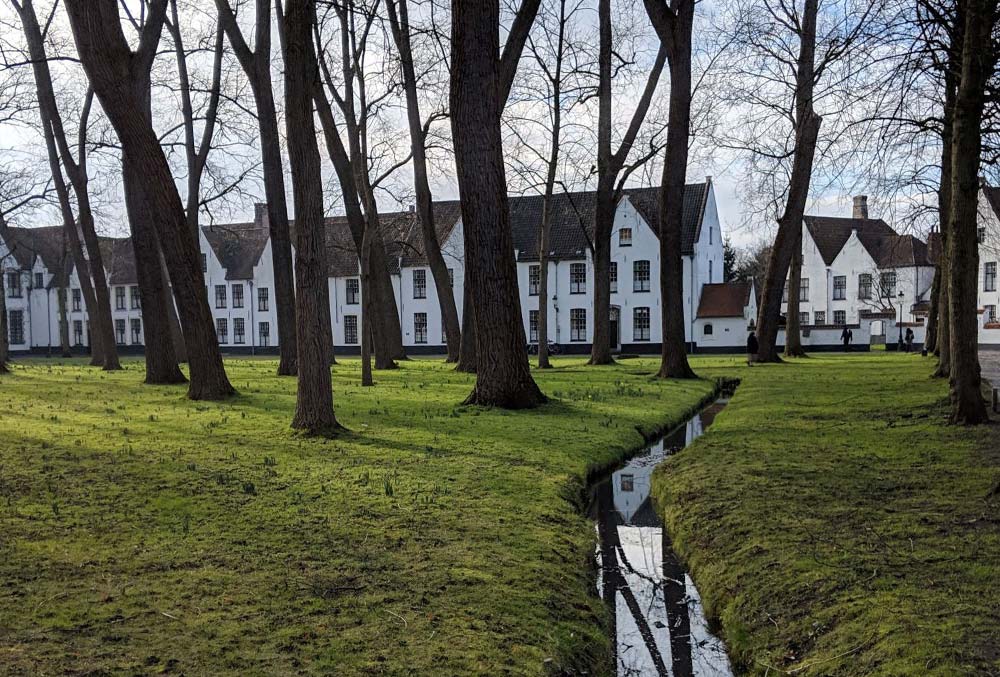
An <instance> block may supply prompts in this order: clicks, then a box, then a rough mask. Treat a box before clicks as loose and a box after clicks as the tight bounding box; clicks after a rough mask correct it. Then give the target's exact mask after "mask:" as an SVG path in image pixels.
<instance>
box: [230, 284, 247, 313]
mask: <svg viewBox="0 0 1000 677" xmlns="http://www.w3.org/2000/svg"><path fill="white" fill-rule="evenodd" d="M237 291H238V292H239V293H237ZM231 292H232V295H233V308H242V307H243V303H244V300H243V283H242V282H234V283H233V284H232V290H231Z"/></svg>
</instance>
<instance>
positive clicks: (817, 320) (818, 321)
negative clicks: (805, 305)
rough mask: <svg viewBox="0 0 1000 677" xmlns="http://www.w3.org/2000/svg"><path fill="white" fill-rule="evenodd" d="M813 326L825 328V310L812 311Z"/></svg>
mask: <svg viewBox="0 0 1000 677" xmlns="http://www.w3.org/2000/svg"><path fill="white" fill-rule="evenodd" d="M813 324H814V325H816V326H817V327H825V326H826V311H825V310H816V311H813Z"/></svg>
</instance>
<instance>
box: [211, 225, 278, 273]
mask: <svg viewBox="0 0 1000 677" xmlns="http://www.w3.org/2000/svg"><path fill="white" fill-rule="evenodd" d="M201 231H202V232H203V233H204V234H205V239H207V240H208V244H209V245H211V247H212V251H214V252H215V255H216V257H218V259H219V262H220V263H221V264H222V267H223V268H225V269H226V279H227V280H248V279H250V278H252V277H253V269H254V266H256V265H257V262H258V261H260V255H261V254H262V253H263V252H264V247H265V246H266V245H267V239H268V237H269V232H268V229H267V228H266V227H263V226H261V225H259V224H255V223H227V224H220V225H214V226H203V227H202V229H201Z"/></svg>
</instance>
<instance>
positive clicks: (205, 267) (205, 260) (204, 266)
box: [201, 254, 208, 273]
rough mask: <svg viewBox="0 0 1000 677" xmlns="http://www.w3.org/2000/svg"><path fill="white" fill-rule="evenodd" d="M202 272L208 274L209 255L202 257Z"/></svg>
mask: <svg viewBox="0 0 1000 677" xmlns="http://www.w3.org/2000/svg"><path fill="white" fill-rule="evenodd" d="M201 272H202V273H207V272H208V254H202V255H201Z"/></svg>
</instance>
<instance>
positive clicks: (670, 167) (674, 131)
mask: <svg viewBox="0 0 1000 677" xmlns="http://www.w3.org/2000/svg"><path fill="white" fill-rule="evenodd" d="M645 3H646V11H647V12H648V13H649V18H650V20H651V21H652V22H653V27H654V28H655V29H656V33H657V35H658V36H659V38H660V43H661V44H662V46H663V48H664V49H665V51H666V54H667V61H668V62H669V64H670V117H669V120H668V122H667V150H666V157H665V159H664V162H663V181H662V182H661V184H660V210H659V211H660V223H659V224H658V226H659V235H660V294H661V296H662V300H661V303H662V312H661V313H660V314H661V316H662V332H663V333H662V349H661V350H662V352H661V357H660V371H659V373H658V376H659V377H660V378H694V377H695V374H694V371H693V370H692V369H691V367H690V365H689V364H688V360H687V343H686V341H685V337H684V262H683V260H682V258H681V235H682V232H683V226H684V184H685V182H686V180H687V162H688V145H689V143H690V137H691V32H692V28H693V25H694V0H670V3H669V4H667V2H666V0H645Z"/></svg>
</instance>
